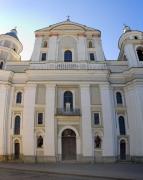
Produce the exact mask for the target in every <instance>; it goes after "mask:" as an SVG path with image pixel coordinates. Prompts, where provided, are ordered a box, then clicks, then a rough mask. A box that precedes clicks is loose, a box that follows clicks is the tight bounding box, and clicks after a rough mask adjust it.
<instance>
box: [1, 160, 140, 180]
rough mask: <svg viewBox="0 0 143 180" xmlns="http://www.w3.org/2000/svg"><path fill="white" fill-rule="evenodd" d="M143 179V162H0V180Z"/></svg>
mask: <svg viewBox="0 0 143 180" xmlns="http://www.w3.org/2000/svg"><path fill="white" fill-rule="evenodd" d="M25 178H26V179H39V180H40V179H41V180H45V179H48V180H64V179H66V180H84V179H85V180H93V179H95V180H143V164H132V163H115V164H80V163H45V164H43V163H42V164H30V163H29V164H26V163H0V180H1V179H2V180H9V179H11V180H12V179H14V180H19V179H20V180H22V179H25Z"/></svg>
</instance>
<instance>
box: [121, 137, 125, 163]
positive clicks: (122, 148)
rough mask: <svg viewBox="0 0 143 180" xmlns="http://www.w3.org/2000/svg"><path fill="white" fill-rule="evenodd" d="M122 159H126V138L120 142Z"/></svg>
mask: <svg viewBox="0 0 143 180" xmlns="http://www.w3.org/2000/svg"><path fill="white" fill-rule="evenodd" d="M120 159H121V160H126V143H125V141H124V140H123V141H121V142H120Z"/></svg>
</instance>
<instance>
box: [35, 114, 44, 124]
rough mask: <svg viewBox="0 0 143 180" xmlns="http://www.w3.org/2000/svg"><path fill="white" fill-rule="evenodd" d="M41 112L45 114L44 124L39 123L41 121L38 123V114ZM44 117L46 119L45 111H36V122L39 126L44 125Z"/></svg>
mask: <svg viewBox="0 0 143 180" xmlns="http://www.w3.org/2000/svg"><path fill="white" fill-rule="evenodd" d="M40 113H42V114H43V119H42V124H39V123H38V114H40ZM44 119H45V114H44V112H43V111H37V112H36V124H37V126H42V125H44Z"/></svg>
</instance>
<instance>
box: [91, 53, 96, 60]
mask: <svg viewBox="0 0 143 180" xmlns="http://www.w3.org/2000/svg"><path fill="white" fill-rule="evenodd" d="M94 60H95V57H94V53H90V61H94Z"/></svg>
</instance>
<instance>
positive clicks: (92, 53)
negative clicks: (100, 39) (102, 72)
mask: <svg viewBox="0 0 143 180" xmlns="http://www.w3.org/2000/svg"><path fill="white" fill-rule="evenodd" d="M91 55H93V57H94V59H91ZM89 61H90V62H95V61H96V58H95V53H94V52H89Z"/></svg>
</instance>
